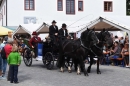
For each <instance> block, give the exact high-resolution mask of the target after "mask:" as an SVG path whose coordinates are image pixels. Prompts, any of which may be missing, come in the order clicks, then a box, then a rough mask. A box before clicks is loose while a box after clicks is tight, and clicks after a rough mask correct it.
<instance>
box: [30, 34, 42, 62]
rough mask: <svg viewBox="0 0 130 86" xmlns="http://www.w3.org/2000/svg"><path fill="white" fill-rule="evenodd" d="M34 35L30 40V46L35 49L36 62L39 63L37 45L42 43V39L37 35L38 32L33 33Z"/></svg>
mask: <svg viewBox="0 0 130 86" xmlns="http://www.w3.org/2000/svg"><path fill="white" fill-rule="evenodd" d="M32 35H33V37H32V38H31V39H30V41H29V44H30V46H31V47H32V48H33V49H34V53H35V58H36V61H38V60H37V54H38V53H37V50H38V49H37V48H38V46H37V44H38V43H39V42H41V38H40V37H38V34H37V32H33V33H32Z"/></svg>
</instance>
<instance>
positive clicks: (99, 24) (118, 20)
mask: <svg viewBox="0 0 130 86" xmlns="http://www.w3.org/2000/svg"><path fill="white" fill-rule="evenodd" d="M127 20H128V21H127ZM129 20H130V17H124V16H120V17H118V16H116V17H115V16H114V17H112V16H107V17H103V16H100V17H98V18H97V19H95V20H94V21H91V22H90V23H89V24H87V25H86V27H84V28H82V29H81V30H79V31H77V32H83V31H84V30H85V29H86V28H87V27H88V28H90V29H91V28H94V27H95V30H96V31H101V30H102V29H103V28H106V29H108V30H109V31H120V30H123V31H126V32H127V31H128V30H130V27H129V26H128V25H129V24H128V23H129Z"/></svg>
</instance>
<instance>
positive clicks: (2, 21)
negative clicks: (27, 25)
mask: <svg viewBox="0 0 130 86" xmlns="http://www.w3.org/2000/svg"><path fill="white" fill-rule="evenodd" d="M0 14H1V16H2V18H1V19H2V26H3V14H2V13H0Z"/></svg>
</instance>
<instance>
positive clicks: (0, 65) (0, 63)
mask: <svg viewBox="0 0 130 86" xmlns="http://www.w3.org/2000/svg"><path fill="white" fill-rule="evenodd" d="M0 71H2V57H1V54H0Z"/></svg>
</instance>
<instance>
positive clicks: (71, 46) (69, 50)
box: [58, 29, 99, 76]
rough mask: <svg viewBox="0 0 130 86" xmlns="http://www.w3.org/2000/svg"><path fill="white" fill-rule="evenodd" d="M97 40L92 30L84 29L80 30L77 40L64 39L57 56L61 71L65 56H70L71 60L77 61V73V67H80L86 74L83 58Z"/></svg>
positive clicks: (78, 72) (78, 71)
mask: <svg viewBox="0 0 130 86" xmlns="http://www.w3.org/2000/svg"><path fill="white" fill-rule="evenodd" d="M98 42H99V40H98V38H97V36H96V35H95V32H94V29H93V30H89V29H87V30H85V31H84V32H82V34H81V37H80V38H79V39H77V40H65V41H64V42H63V43H62V45H61V46H60V52H59V54H60V55H59V58H58V67H59V68H60V69H61V72H64V69H63V68H64V64H65V59H64V57H65V56H69V57H72V59H73V61H75V60H76V61H78V63H77V65H78V66H77V67H78V70H77V74H80V69H79V67H82V69H83V72H84V75H85V76H86V75H88V73H87V71H86V70H85V64H84V60H85V58H86V56H87V52H88V51H89V50H91V47H92V46H94V45H96V44H97V43H98Z"/></svg>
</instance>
